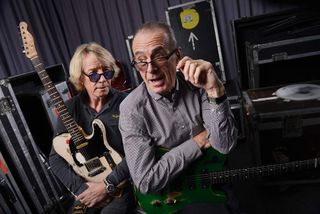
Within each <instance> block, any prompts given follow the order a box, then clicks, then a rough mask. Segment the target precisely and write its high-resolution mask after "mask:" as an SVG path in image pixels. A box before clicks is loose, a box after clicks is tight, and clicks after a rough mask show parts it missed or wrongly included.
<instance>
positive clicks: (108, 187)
mask: <svg viewBox="0 0 320 214" xmlns="http://www.w3.org/2000/svg"><path fill="white" fill-rule="evenodd" d="M103 182H104V184H105V185H106V190H107V193H108V194H109V195H111V196H113V195H115V194H116V192H117V187H116V186H115V185H114V184H113V183H111V182H110V181H109V180H108V179H107V178H105V179H104V180H103Z"/></svg>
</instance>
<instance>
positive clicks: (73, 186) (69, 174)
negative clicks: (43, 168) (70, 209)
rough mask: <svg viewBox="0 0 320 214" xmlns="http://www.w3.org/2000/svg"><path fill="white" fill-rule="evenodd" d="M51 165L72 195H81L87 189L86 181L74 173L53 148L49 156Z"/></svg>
mask: <svg viewBox="0 0 320 214" xmlns="http://www.w3.org/2000/svg"><path fill="white" fill-rule="evenodd" d="M49 163H50V167H51V169H52V171H53V173H54V174H55V175H56V176H57V177H58V178H59V179H60V181H61V182H62V183H63V184H64V185H65V187H66V188H67V189H68V190H70V191H71V192H72V193H74V194H76V195H79V194H80V193H81V192H83V191H84V190H85V189H86V188H87V185H86V183H85V180H84V179H82V178H81V177H80V176H79V175H77V174H76V173H75V172H74V171H73V169H72V167H71V166H70V165H69V164H68V163H67V162H66V161H65V160H64V159H63V158H62V157H61V156H60V155H59V154H58V153H57V152H56V151H55V150H54V148H53V147H52V149H51V152H50V155H49Z"/></svg>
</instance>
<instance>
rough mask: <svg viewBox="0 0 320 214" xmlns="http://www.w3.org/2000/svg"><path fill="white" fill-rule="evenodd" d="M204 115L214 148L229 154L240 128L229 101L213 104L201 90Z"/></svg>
mask: <svg viewBox="0 0 320 214" xmlns="http://www.w3.org/2000/svg"><path fill="white" fill-rule="evenodd" d="M201 100H202V117H203V121H204V126H205V128H206V129H207V131H208V138H209V140H210V143H211V145H212V147H213V148H214V149H216V150H217V151H219V152H221V153H223V154H227V153H229V152H230V150H231V149H232V148H233V147H234V146H235V145H236V142H237V136H238V130H237V128H236V125H235V119H234V116H233V114H232V112H231V108H230V105H229V101H228V100H227V99H226V100H225V101H224V102H222V103H220V104H218V105H217V104H211V103H209V102H208V97H207V94H206V93H205V92H203V91H202V92H201Z"/></svg>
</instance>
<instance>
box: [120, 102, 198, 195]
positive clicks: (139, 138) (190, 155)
mask: <svg viewBox="0 0 320 214" xmlns="http://www.w3.org/2000/svg"><path fill="white" fill-rule="evenodd" d="M146 123H147V122H146V121H145V120H144V117H143V114H140V113H138V112H136V111H134V110H132V108H125V107H123V105H120V120H119V128H120V131H121V135H122V139H123V144H124V151H125V155H126V159H127V164H128V167H129V170H130V174H131V177H132V180H133V182H134V184H135V186H136V187H137V188H138V189H139V191H140V192H142V193H150V192H157V191H159V190H161V189H162V188H164V187H165V186H166V185H167V183H168V182H169V181H170V179H172V178H174V177H175V176H176V175H177V174H179V173H180V172H181V171H182V170H183V169H184V168H186V167H187V166H188V165H189V163H191V162H192V161H193V160H195V159H197V158H198V157H199V156H201V154H202V152H201V150H200V148H199V147H198V146H197V144H196V143H195V142H194V140H193V139H189V140H187V141H185V142H184V143H182V144H180V145H179V146H177V147H175V148H173V149H171V150H169V151H168V152H166V153H165V154H164V155H162V156H160V157H159V158H156V148H157V147H156V145H155V142H154V141H155V139H153V138H152V136H149V134H148V131H147V124H146Z"/></svg>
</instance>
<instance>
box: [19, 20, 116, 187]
mask: <svg viewBox="0 0 320 214" xmlns="http://www.w3.org/2000/svg"><path fill="white" fill-rule="evenodd" d="M27 27H28V25H27V23H26V22H20V24H19V28H20V33H21V37H22V42H23V47H24V52H25V55H26V56H27V57H28V58H29V59H31V62H32V64H33V66H34V68H35V70H36V71H37V73H38V75H39V77H40V80H41V82H42V84H43V85H44V87H45V89H46V91H47V92H48V94H49V96H50V99H51V101H52V102H53V103H54V106H55V108H56V109H57V111H58V114H59V117H60V118H61V120H62V121H63V123H64V125H65V127H66V128H67V131H68V133H64V134H61V135H59V136H57V137H55V138H54V139H53V147H54V149H55V151H56V152H57V153H58V154H59V155H60V156H61V157H63V158H64V159H65V160H66V161H67V162H68V163H69V164H70V165H71V166H72V167H73V170H74V171H75V172H76V173H77V174H78V175H80V176H82V177H83V178H84V179H86V180H87V181H95V182H100V181H103V179H104V178H105V177H106V176H107V175H108V174H109V173H111V171H112V169H113V167H115V165H117V164H118V163H119V162H120V161H121V160H122V157H121V156H120V155H119V153H117V152H116V151H115V150H114V149H113V148H112V147H111V146H110V145H109V143H108V141H107V137H106V130H105V126H104V124H103V123H102V121H101V120H99V119H95V120H94V121H93V122H92V130H93V132H92V133H91V134H90V135H87V134H86V133H85V132H84V131H83V130H82V128H81V127H80V126H78V125H77V123H76V122H75V121H74V119H73V118H72V117H71V115H70V113H69V112H68V109H67V107H66V106H65V104H64V101H63V99H62V98H61V95H60V94H59V92H58V90H57V89H56V87H55V85H54V84H53V82H52V81H51V79H50V77H49V75H48V74H47V72H46V70H45V67H44V65H43V63H42V62H41V60H40V58H39V57H38V54H37V51H36V48H35V44H34V39H33V37H32V35H31V34H30V33H29V32H28V30H27Z"/></svg>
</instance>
